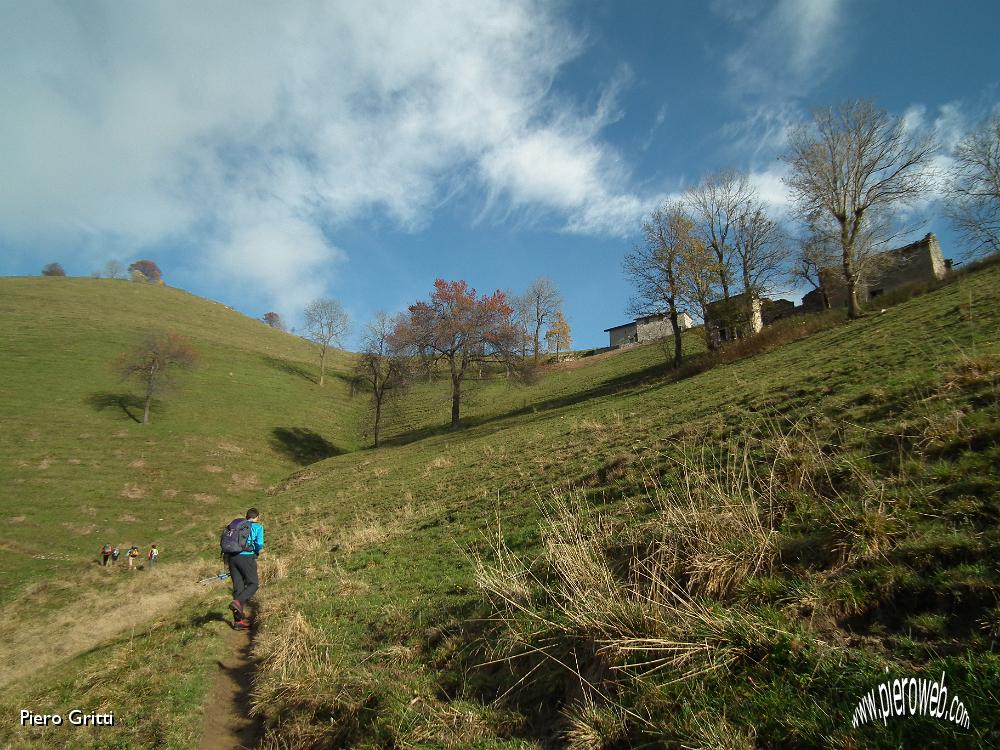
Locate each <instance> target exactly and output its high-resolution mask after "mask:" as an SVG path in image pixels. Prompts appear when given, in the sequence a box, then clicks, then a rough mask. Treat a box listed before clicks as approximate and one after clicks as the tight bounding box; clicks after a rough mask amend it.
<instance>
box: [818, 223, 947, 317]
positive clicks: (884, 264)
mask: <svg viewBox="0 0 1000 750" xmlns="http://www.w3.org/2000/svg"><path fill="white" fill-rule="evenodd" d="M869 264H870V265H871V271H870V272H869V273H868V274H867V277H866V278H862V279H861V281H860V283H859V284H858V301H860V302H862V303H864V302H867V301H869V300H872V299H875V298H876V297H878V296H879V295H880V294H885V293H886V292H891V291H893V290H895V289H899V288H900V287H903V286H906V285H907V284H914V283H919V282H922V281H934V280H936V279H943V278H944V277H945V276H947V275H948V273H949V272H950V271H951V260H950V259H946V258H945V257H944V255H943V254H942V253H941V243H940V242H938V238H937V237H936V236H935V235H934V233H933V232H931V233H928V234H927V235H926V236H925V237H924V238H923V239H922V240H917V241H916V242H912V243H910V244H909V245H904V246H903V247H899V248H896V249H895V250H889V251H888V252H884V253H880V254H878V255H876V256H874V257H873V258H872V259H871V260H869ZM820 283H821V284H822V288H821V289H814V290H813V291H811V292H809V293H808V294H807V295H806V296H805V297H803V298H802V307H803V310H804V311H805V312H816V311H819V310H822V309H824V305H823V293H824V292H826V295H827V298H828V300H829V303H830V307H845V306H846V305H847V285H846V284H845V283H844V272H843V271H842V270H841V269H840V268H825V269H823V270H822V271H821V272H820Z"/></svg>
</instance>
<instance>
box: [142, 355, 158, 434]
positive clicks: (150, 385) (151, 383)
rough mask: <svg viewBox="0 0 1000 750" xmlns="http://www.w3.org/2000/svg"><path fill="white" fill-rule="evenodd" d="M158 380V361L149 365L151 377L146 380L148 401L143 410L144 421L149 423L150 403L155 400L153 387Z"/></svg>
mask: <svg viewBox="0 0 1000 750" xmlns="http://www.w3.org/2000/svg"><path fill="white" fill-rule="evenodd" d="M155 382H156V362H155V361H154V362H153V364H152V365H150V367H149V378H148V379H147V380H146V403H145V406H144V408H143V411H142V423H143V424H149V404H150V402H151V401H152V400H153V389H154V387H155V385H154V384H155Z"/></svg>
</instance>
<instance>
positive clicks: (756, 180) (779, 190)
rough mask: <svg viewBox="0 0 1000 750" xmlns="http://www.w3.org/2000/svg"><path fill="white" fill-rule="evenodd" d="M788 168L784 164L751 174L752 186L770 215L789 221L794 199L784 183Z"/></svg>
mask: <svg viewBox="0 0 1000 750" xmlns="http://www.w3.org/2000/svg"><path fill="white" fill-rule="evenodd" d="M786 174H788V168H787V166H785V165H784V164H781V165H776V166H772V167H769V168H768V169H765V170H763V171H751V172H750V184H751V185H753V187H754V189H755V190H756V191H757V195H758V196H759V197H760V199H761V200H762V201H763V202H764V205H765V206H767V208H768V211H769V213H770V214H771V215H772V216H774V217H776V218H778V219H787V218H789V216H790V213H791V211H792V198H791V194H790V193H789V192H788V187H787V186H786V185H785V183H784V182H783V180H784V178H785V175H786Z"/></svg>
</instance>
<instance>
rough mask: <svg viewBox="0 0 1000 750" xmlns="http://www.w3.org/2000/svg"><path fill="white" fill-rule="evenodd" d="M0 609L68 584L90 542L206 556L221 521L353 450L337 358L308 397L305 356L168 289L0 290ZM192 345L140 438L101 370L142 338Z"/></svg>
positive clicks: (310, 379)
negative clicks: (196, 359)
mask: <svg viewBox="0 0 1000 750" xmlns="http://www.w3.org/2000/svg"><path fill="white" fill-rule="evenodd" d="M0 324H2V328H3V335H2V336H0V510H2V511H3V515H4V517H5V524H4V525H5V528H4V533H3V535H2V541H0V602H2V601H4V600H7V599H9V598H10V597H11V596H13V595H14V594H15V593H16V592H17V591H18V590H19V589H20V588H21V586H22V584H23V583H24V582H25V581H28V580H32V579H42V578H44V579H52V578H57V577H66V576H75V575H77V572H78V571H79V569H80V568H81V567H84V566H90V565H92V564H93V562H94V560H96V558H97V557H98V554H97V553H98V551H99V549H100V547H101V545H102V544H104V543H105V542H111V543H113V544H119V545H126V546H127V545H129V544H131V543H136V544H138V545H140V546H142V547H143V549H144V551H145V549H148V545H150V544H154V543H155V544H158V545H159V547H160V549H161V554H162V558H161V559H162V561H163V562H164V563H166V562H169V561H171V560H178V559H187V558H188V557H190V556H191V555H192V554H195V553H197V552H199V551H203V550H206V549H211V546H212V540H211V539H210V538H209V537H213V538H214V535H215V531H214V530H215V529H216V527H218V526H219V524H220V523H222V522H224V520H225V519H226V518H230V517H232V516H234V515H236V514H237V513H238V512H239V511H241V510H245V509H246V506H247V505H248V504H249V503H253V502H258V501H259V499H260V498H261V497H262V496H263V490H264V489H265V488H266V487H267V486H269V485H270V484H272V483H273V482H274V481H276V480H277V479H279V478H281V477H282V476H284V475H286V474H288V473H289V472H290V471H293V470H294V469H295V468H297V467H298V466H301V465H303V464H306V463H309V462H312V461H315V460H318V459H321V458H325V457H327V456H330V455H334V454H336V453H341V452H344V451H348V450H352V449H354V448H356V447H357V444H358V443H357V440H358V438H357V436H356V429H355V427H356V412H357V409H358V407H359V403H358V401H357V400H351V399H350V393H349V389H348V387H347V385H346V382H345V380H344V377H343V376H344V374H345V373H346V371H347V368H348V367H349V364H350V360H349V358H348V357H346V356H345V355H338V356H337V357H335V358H334V361H333V363H332V365H331V368H330V369H331V370H332V371H333V373H332V374H333V377H330V378H329V379H328V381H327V384H326V386H325V387H324V388H322V389H321V388H319V387H318V386H317V385H316V382H315V380H316V373H317V364H316V358H315V356H314V353H313V348H312V346H311V345H310V344H308V343H307V342H305V341H303V340H301V339H299V338H297V337H295V336H292V335H289V334H286V333H282V332H279V331H276V330H273V329H271V328H269V327H267V326H266V325H264V324H263V323H260V322H258V321H254V320H252V319H250V318H247V317H245V316H243V315H241V314H239V313H237V312H235V311H233V310H231V309H229V308H227V307H225V306H223V305H221V304H218V303H215V302H211V301H208V300H204V299H201V298H198V297H195V296H193V295H190V294H187V293H185V292H182V291H179V290H177V289H171V288H167V287H159V286H148V285H140V284H133V283H130V282H124V281H111V280H93V279H67V278H5V279H0ZM163 330H169V331H174V332H177V333H180V334H183V335H185V336H188V337H190V339H191V340H192V341H193V343H194V346H195V348H196V349H197V351H198V354H199V356H200V364H199V366H198V367H197V369H195V370H194V371H193V372H190V373H182V374H181V375H180V376H179V377H178V378H177V386H176V388H174V389H173V390H172V391H170V392H167V393H166V394H164V396H163V397H162V399H159V400H157V401H156V402H154V407H153V412H152V417H151V423H150V424H148V425H141V424H138V423H137V422H136V421H135V418H136V417H141V407H140V406H137V404H136V403H135V394H138V393H139V392H140V391H139V388H138V386H137V385H134V384H127V383H121V382H119V381H118V380H117V378H116V377H115V375H114V374H113V372H112V367H111V364H112V361H113V360H114V358H115V357H116V356H117V355H118V354H119V353H120V352H122V351H124V350H126V349H127V348H128V347H129V346H131V345H132V344H134V343H135V342H136V341H137V339H138V338H139V337H140V335H142V334H144V333H146V332H149V331H163Z"/></svg>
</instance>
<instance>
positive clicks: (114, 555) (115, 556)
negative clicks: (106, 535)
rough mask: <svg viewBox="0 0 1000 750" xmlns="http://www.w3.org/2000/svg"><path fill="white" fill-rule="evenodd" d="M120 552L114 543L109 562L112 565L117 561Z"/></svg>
mask: <svg viewBox="0 0 1000 750" xmlns="http://www.w3.org/2000/svg"><path fill="white" fill-rule="evenodd" d="M120 554H121V550H119V549H118V545H117V544H116V545H115V548H114V549H113V550H111V564H112V565H114V564H115V563H117V562H118V556H119V555H120Z"/></svg>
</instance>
